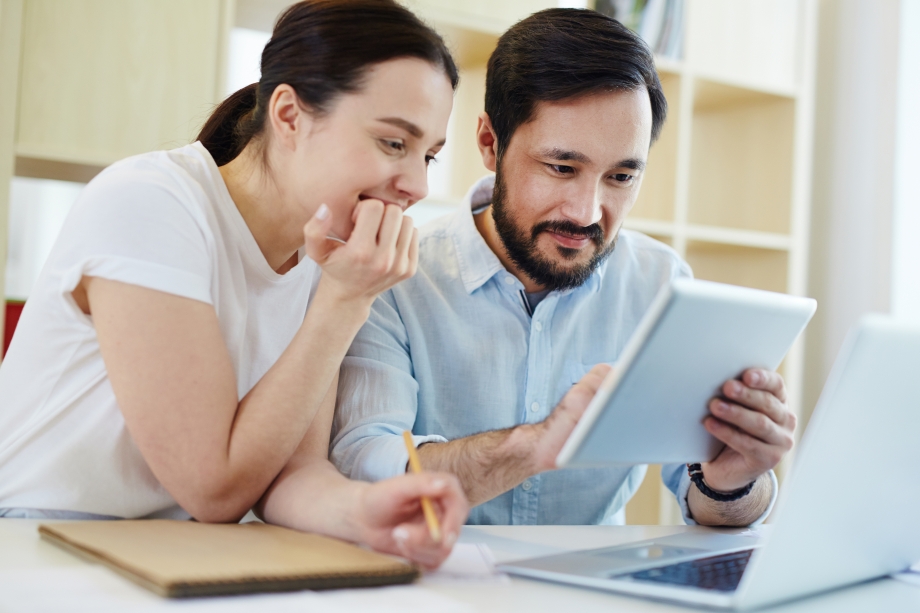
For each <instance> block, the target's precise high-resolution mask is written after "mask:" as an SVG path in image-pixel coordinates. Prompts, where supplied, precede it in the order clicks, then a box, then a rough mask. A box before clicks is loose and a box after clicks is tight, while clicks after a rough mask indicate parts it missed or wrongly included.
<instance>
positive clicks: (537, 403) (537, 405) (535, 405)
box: [530, 402, 540, 413]
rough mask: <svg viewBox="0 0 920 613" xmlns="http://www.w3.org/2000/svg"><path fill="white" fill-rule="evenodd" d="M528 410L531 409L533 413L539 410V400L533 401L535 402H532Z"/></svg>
mask: <svg viewBox="0 0 920 613" xmlns="http://www.w3.org/2000/svg"><path fill="white" fill-rule="evenodd" d="M530 410H531V411H533V412H534V413H536V412H537V411H539V410H540V403H539V402H535V403H533V404H532V405H530Z"/></svg>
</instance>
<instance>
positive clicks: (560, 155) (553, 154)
mask: <svg viewBox="0 0 920 613" xmlns="http://www.w3.org/2000/svg"><path fill="white" fill-rule="evenodd" d="M539 155H540V157H542V158H544V159H550V160H556V161H557V162H569V161H572V162H579V163H581V164H590V163H591V158H589V157H588V156H587V155H585V154H584V153H582V152H580V151H575V150H573V149H562V148H561V147H553V148H551V149H544V150H542V151H540V154H539ZM613 167H614V168H629V169H631V170H639V171H641V170H644V169H645V160H640V159H639V158H629V159H625V160H620V161H619V162H617V163H616V164H614V165H613Z"/></svg>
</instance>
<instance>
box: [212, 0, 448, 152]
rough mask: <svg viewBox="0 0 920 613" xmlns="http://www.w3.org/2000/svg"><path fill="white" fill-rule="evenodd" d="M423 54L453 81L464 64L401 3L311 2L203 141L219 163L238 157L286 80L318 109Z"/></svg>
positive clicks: (290, 16)
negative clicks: (378, 67) (383, 69)
mask: <svg viewBox="0 0 920 613" xmlns="http://www.w3.org/2000/svg"><path fill="white" fill-rule="evenodd" d="M401 57H413V58H419V59H422V60H426V61H428V62H431V63H432V64H433V65H435V66H437V67H439V68H442V69H443V70H444V73H445V74H446V76H447V78H448V79H449V80H450V83H451V86H452V87H453V88H454V89H456V88H457V83H458V81H459V76H458V73H457V66H456V64H455V63H454V60H453V58H452V57H451V55H450V51H448V49H447V46H446V45H445V44H444V41H443V40H442V39H441V37H440V36H439V35H438V33H437V32H435V31H434V30H432V29H431V28H430V27H428V26H427V25H425V24H424V23H423V22H422V21H421V20H420V19H419V18H418V17H416V16H415V15H414V14H413V13H412V12H411V11H409V10H408V9H406V8H403V7H402V6H400V5H399V4H396V2H395V1H394V0H304V1H303V2H298V3H297V4H294V5H292V6H290V7H288V9H287V10H285V11H284V13H282V15H281V17H279V18H278V21H277V23H276V24H275V30H274V32H272V37H271V40H269V41H268V44H266V45H265V49H264V50H263V51H262V77H261V78H260V79H259V82H258V83H253V84H252V85H248V86H246V87H244V88H243V89H241V90H239V91H238V92H236V93H235V94H233V95H231V96H230V97H229V98H227V99H226V100H224V101H223V102H222V103H221V104H220V106H218V107H217V109H215V111H214V112H213V113H212V114H211V116H210V117H209V118H208V121H207V122H206V123H205V125H204V127H203V128H202V129H201V132H200V133H199V134H198V140H199V141H201V143H202V144H203V145H204V147H205V149H207V150H208V152H209V153H210V154H211V156H212V157H213V158H214V161H215V162H217V165H218V166H223V165H224V164H226V163H228V162H230V161H231V160H233V159H234V158H236V156H238V155H239V154H240V152H242V151H243V148H244V147H245V146H246V144H247V143H249V141H250V140H252V138H253V137H254V136H256V135H257V134H259V133H260V132H261V131H262V129H263V128H264V126H265V113H266V111H267V110H268V109H267V107H268V101H269V100H270V99H271V95H272V93H273V92H274V91H275V88H276V87H278V86H279V85H281V84H283V83H286V84H288V85H290V86H291V87H292V88H294V91H295V92H297V95H298V97H299V98H300V100H301V101H302V102H303V103H305V104H306V105H308V106H309V107H310V109H311V110H312V111H313V112H314V113H320V114H322V113H324V112H326V111H328V110H329V107H330V105H331V104H332V102H333V101H334V99H335V98H336V97H337V96H339V95H341V94H347V93H354V92H356V91H358V90H360V88H361V85H362V78H363V77H364V76H365V74H366V73H367V71H368V70H369V69H370V68H372V67H373V65H375V64H379V63H381V62H386V61H387V60H392V59H396V58H401Z"/></svg>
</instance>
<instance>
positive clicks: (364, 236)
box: [348, 199, 385, 255]
mask: <svg viewBox="0 0 920 613" xmlns="http://www.w3.org/2000/svg"><path fill="white" fill-rule="evenodd" d="M384 209H385V207H384V204H383V202H381V201H380V200H374V199H369V200H362V201H360V202H359V203H358V207H357V209H356V213H355V227H354V229H353V230H352V231H351V236H350V237H349V238H348V242H349V244H353V245H355V246H356V247H358V248H360V249H361V250H362V251H363V252H365V253H367V254H368V255H372V254H373V252H374V251H376V247H377V234H378V233H379V232H380V224H381V222H382V221H383V214H384V212H385V211H384Z"/></svg>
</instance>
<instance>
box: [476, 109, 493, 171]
mask: <svg viewBox="0 0 920 613" xmlns="http://www.w3.org/2000/svg"><path fill="white" fill-rule="evenodd" d="M476 145H477V146H478V147H479V153H480V155H482V163H483V164H484V165H485V167H486V169H487V170H490V171H492V172H495V166H496V164H495V161H496V159H497V158H498V139H497V138H496V137H495V130H493V129H492V120H491V119H489V115H488V113H480V114H479V118H478V122H477V124H476Z"/></svg>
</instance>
